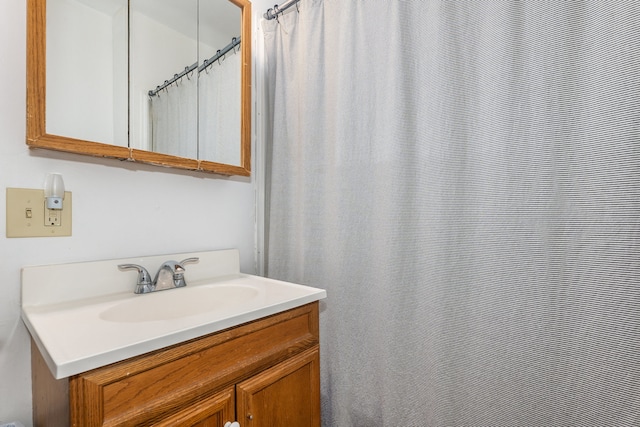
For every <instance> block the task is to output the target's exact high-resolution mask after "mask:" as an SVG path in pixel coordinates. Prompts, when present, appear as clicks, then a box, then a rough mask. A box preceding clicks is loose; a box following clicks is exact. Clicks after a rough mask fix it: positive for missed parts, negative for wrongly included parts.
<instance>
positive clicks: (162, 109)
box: [149, 76, 198, 159]
mask: <svg viewBox="0 0 640 427" xmlns="http://www.w3.org/2000/svg"><path fill="white" fill-rule="evenodd" d="M149 109H150V116H151V146H152V150H153V151H154V152H156V153H163V154H171V155H174V156H180V157H188V158H192V159H195V158H197V156H198V116H197V110H198V80H197V79H196V78H193V76H192V77H191V78H189V79H187V78H182V79H181V80H180V81H179V82H178V84H174V85H171V86H170V87H168V88H167V89H166V90H163V91H161V92H160V93H158V95H156V96H154V97H152V98H151V101H150V107H149Z"/></svg>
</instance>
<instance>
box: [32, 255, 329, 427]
mask: <svg viewBox="0 0 640 427" xmlns="http://www.w3.org/2000/svg"><path fill="white" fill-rule="evenodd" d="M183 256H184V257H191V256H197V257H199V258H200V262H199V263H198V264H197V265H193V266H189V269H188V270H187V272H186V273H185V277H186V278H187V280H189V281H190V283H189V285H188V286H187V287H185V288H182V289H172V290H167V291H161V292H157V293H156V294H157V295H156V297H155V298H152V299H148V300H146V299H145V298H149V297H153V296H154V295H153V294H149V295H135V294H133V287H134V285H135V280H133V283H132V282H131V280H132V277H131V276H130V275H129V274H130V273H122V272H119V271H118V270H117V268H116V267H115V266H116V265H117V264H118V263H122V262H123V261H125V262H136V263H139V264H142V265H144V264H147V265H149V266H155V265H160V263H161V262H163V261H161V260H164V259H165V258H167V256H163V257H148V258H144V259H135V260H133V259H127V260H113V261H101V262H97V263H79V264H66V265H60V266H40V267H25V268H24V269H23V320H24V322H25V324H26V325H27V327H28V329H29V331H30V333H31V336H32V379H33V413H34V424H35V425H38V426H67V425H73V426H83V427H84V426H115V425H145V426H151V425H153V426H165V425H166V426H168V425H180V426H195V425H198V426H219V427H224V426H225V424H227V423H229V422H232V421H238V422H239V423H240V426H242V427H250V426H253V427H256V426H275V425H291V426H319V425H320V377H319V327H318V311H319V300H320V299H322V298H324V297H325V296H326V292H325V291H324V290H320V289H316V288H310V287H307V286H301V285H294V284H290V283H286V282H281V281H275V280H270V279H265V278H261V277H257V276H250V275H242V274H240V273H238V271H237V270H238V268H237V266H238V264H239V263H238V258H239V257H238V255H237V251H212V252H207V253H202V252H201V253H193V254H180V255H176V256H175V258H177V259H180V257H183ZM88 264H92V265H88ZM112 268H114V269H115V272H116V275H113V274H112V273H111V269H112ZM70 270H73V271H75V274H74V275H72V276H69V272H70ZM83 270H84V271H88V270H92V272H94V273H95V272H97V273H100V272H102V273H104V274H107V276H108V277H103V278H102V279H98V281H99V282H103V283H99V284H98V285H103V284H106V285H107V286H111V288H113V287H114V286H115V285H114V283H118V284H119V283H120V282H125V283H127V286H125V288H126V291H125V292H122V291H121V289H116V292H113V290H114V289H110V291H111V292H110V293H108V294H105V293H102V294H100V292H93V293H92V292H88V291H87V290H86V289H82V288H81V285H80V284H71V285H70V288H71V289H72V291H71V292H70V291H69V290H68V288H64V289H63V290H61V291H60V293H61V294H62V295H58V294H57V293H55V292H51V288H52V287H54V288H55V287H56V286H60V285H59V283H57V280H58V279H59V278H62V277H67V278H69V277H86V276H83V275H82V274H81V273H82V272H83ZM214 270H215V271H214ZM189 273H191V275H190V276H189ZM118 274H119V275H120V276H118ZM122 276H124V278H125V279H128V280H123V277H122ZM134 276H135V275H134ZM93 277H102V276H93ZM114 277H118V278H119V280H116V281H115V282H114V281H112V280H114ZM70 281H71V282H74V280H70ZM45 282H46V283H47V284H46V285H45V284H44V283H45ZM84 283H85V284H84V286H85V287H86V281H85V282H84ZM76 286H77V287H76ZM115 287H116V288H121V287H120V285H117V286H115ZM100 288H101V286H96V289H100ZM236 288H241V289H242V291H241V292H236V291H235V289H236ZM107 289H109V288H107ZM73 291H78V292H80V294H81V295H80V297H78V295H77V293H75V292H73ZM184 291H186V292H184ZM182 292H184V293H182ZM69 295H76V297H75V298H74V299H72V300H69ZM189 298H194V299H198V300H201V301H195V300H194V301H191V302H190V301H189ZM207 298H208V299H210V300H211V307H210V308H211V309H210V310H204V309H203V308H202V307H205V306H206V303H203V302H202V300H206V299H207ZM214 300H217V301H214ZM166 301H173V302H174V303H175V304H176V305H178V308H177V309H176V310H173V311H172V310H169V309H167V307H169V306H168V305H166V306H165V305H163V304H167V302H166ZM190 303H193V307H194V310H193V311H192V312H189V310H188V309H187V310H184V311H183V308H184V306H186V307H188V306H189V304H190ZM149 304H154V305H155V306H156V307H158V308H159V310H160V311H154V310H148V311H145V309H146V307H147V306H148V305H149ZM129 310H132V311H135V312H137V314H135V315H134V314H129V313H128V311H129Z"/></svg>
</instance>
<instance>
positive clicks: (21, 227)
mask: <svg viewBox="0 0 640 427" xmlns="http://www.w3.org/2000/svg"><path fill="white" fill-rule="evenodd" d="M58 236H71V192H68V191H66V192H65V193H64V202H63V209H47V207H46V201H45V198H44V190H34V189H28V188H7V237H58Z"/></svg>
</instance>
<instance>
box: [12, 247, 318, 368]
mask: <svg viewBox="0 0 640 427" xmlns="http://www.w3.org/2000/svg"><path fill="white" fill-rule="evenodd" d="M193 257H197V258H200V262H199V263H197V264H193V265H190V266H189V268H188V269H187V272H186V275H185V277H186V278H187V282H188V285H187V286H186V287H182V288H177V289H169V290H164V291H159V292H152V293H150V294H144V295H136V294H134V293H133V290H134V283H135V280H136V277H135V274H134V273H133V272H130V273H128V274H129V275H128V276H127V275H124V273H123V272H122V271H120V270H119V269H118V267H117V266H118V265H120V264H138V265H145V266H147V268H151V270H155V269H156V268H157V267H159V266H160V265H162V263H163V262H165V261H166V260H168V259H187V258H193ZM88 277H91V278H92V280H91V281H87V278H88ZM325 297H326V292H325V291H324V290H322V289H317V288H312V287H308V286H304V285H299V284H295V283H289V282H284V281H280V280H273V279H269V278H266V277H260V276H255V275H250V274H243V273H241V272H240V257H239V252H238V250H237V249H227V250H220V251H203V252H190V253H180V254H168V255H159V256H151V257H144V258H121V259H112V260H103V261H91V262H82V263H72V264H59V265H43V266H31V267H24V268H23V269H22V320H23V321H24V324H25V325H26V327H27V329H28V330H29V332H30V334H31V337H32V338H33V340H34V342H35V344H36V345H37V346H38V349H39V350H40V353H41V354H42V356H43V358H44V360H45V363H46V364H47V366H48V367H49V369H50V370H51V373H52V375H53V376H54V378H56V379H60V378H66V377H69V376H72V375H76V374H78V373H81V372H86V371H89V370H92V369H95V368H97V367H100V366H105V365H108V364H111V363H115V362H118V361H121V360H125V359H128V358H130V357H134V356H139V355H141V354H144V353H148V352H150V351H154V350H158V349H160V348H165V347H168V346H171V345H174V344H178V343H181V342H185V341H188V340H191V339H194V338H198V337H202V336H205V335H208V334H212V333H215V332H219V331H222V330H225V329H228V328H231V327H234V326H238V325H241V324H244V323H247V322H252V321H254V320H258V319H262V318H264V317H267V316H271V315H273V314H276V313H281V312H283V311H285V310H289V309H292V308H295V307H300V306H301V305H304V304H308V303H312V302H316V301H318V300H320V299H323V298H325Z"/></svg>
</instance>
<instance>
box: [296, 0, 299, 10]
mask: <svg viewBox="0 0 640 427" xmlns="http://www.w3.org/2000/svg"><path fill="white" fill-rule="evenodd" d="M299 4H300V0H296V11H297V12H298V13H300V6H299Z"/></svg>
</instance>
